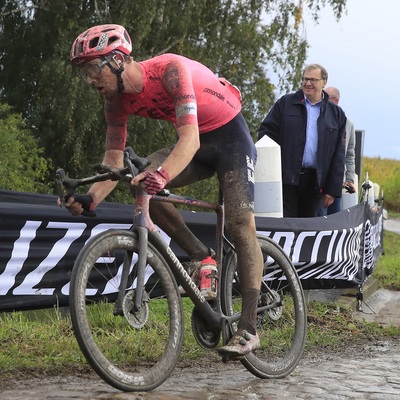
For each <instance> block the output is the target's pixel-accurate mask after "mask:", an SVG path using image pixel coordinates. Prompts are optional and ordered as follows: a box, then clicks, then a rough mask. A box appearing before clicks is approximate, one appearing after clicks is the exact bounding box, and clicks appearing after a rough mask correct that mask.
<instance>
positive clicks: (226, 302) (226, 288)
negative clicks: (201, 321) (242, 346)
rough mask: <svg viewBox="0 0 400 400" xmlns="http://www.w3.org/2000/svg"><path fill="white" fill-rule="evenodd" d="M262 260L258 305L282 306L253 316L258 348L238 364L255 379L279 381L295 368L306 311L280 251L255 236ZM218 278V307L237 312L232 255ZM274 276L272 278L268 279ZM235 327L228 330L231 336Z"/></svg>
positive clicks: (297, 283) (292, 272) (293, 274)
mask: <svg viewBox="0 0 400 400" xmlns="http://www.w3.org/2000/svg"><path fill="white" fill-rule="evenodd" d="M257 237H258V241H259V243H260V246H261V249H262V253H263V257H264V271H263V281H262V285H261V290H260V297H259V305H266V304H269V303H271V299H273V298H274V297H277V298H279V299H281V300H282V305H281V306H277V307H276V308H273V309H271V310H267V311H263V312H261V313H259V314H258V315H257V332H258V334H259V336H260V342H261V348H260V349H257V350H255V351H254V352H252V353H250V354H248V355H246V356H245V357H244V358H242V359H241V360H240V361H241V362H242V364H243V365H244V367H245V368H246V369H247V370H248V371H249V372H251V373H252V374H254V375H255V376H257V377H259V378H283V377H285V376H287V375H289V374H290V373H291V372H292V371H293V370H294V369H295V368H296V366H297V365H298V363H299V361H300V359H301V357H302V355H303V351H304V346H305V343H306V339H307V309H306V302H305V298H304V293H303V288H302V286H301V282H300V279H299V277H298V274H297V272H296V270H295V268H294V266H293V264H292V262H291V261H290V259H289V257H288V256H287V255H286V254H285V252H284V251H283V249H282V248H281V247H280V246H279V245H278V244H277V243H275V242H274V241H273V240H272V239H270V238H268V237H266V236H262V235H257ZM222 275H223V278H222V282H221V284H222V293H221V295H222V298H221V301H222V307H223V311H224V312H225V314H226V315H232V314H233V313H234V312H240V311H241V295H240V282H239V280H238V277H237V273H236V253H235V252H234V250H230V252H229V253H228V254H227V255H226V256H225V259H224V268H223V274H222ZM272 277H274V278H275V279H271V278H272ZM236 328H237V326H236V324H234V326H233V327H232V334H233V331H235V330H236Z"/></svg>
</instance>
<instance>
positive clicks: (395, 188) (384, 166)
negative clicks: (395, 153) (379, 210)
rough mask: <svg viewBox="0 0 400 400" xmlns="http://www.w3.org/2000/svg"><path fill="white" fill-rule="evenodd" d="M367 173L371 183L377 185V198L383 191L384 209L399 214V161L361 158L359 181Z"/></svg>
mask: <svg viewBox="0 0 400 400" xmlns="http://www.w3.org/2000/svg"><path fill="white" fill-rule="evenodd" d="M367 173H368V176H369V179H370V180H371V181H372V182H375V183H378V184H379V186H380V194H379V196H381V193H382V191H383V195H384V199H385V200H384V207H385V208H386V209H388V210H390V211H392V212H396V213H400V160H390V159H381V158H379V157H378V158H370V157H363V159H362V172H361V177H360V180H361V181H363V180H364V179H365V177H366V174H367ZM389 215H390V214H389Z"/></svg>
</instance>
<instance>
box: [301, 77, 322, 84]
mask: <svg viewBox="0 0 400 400" xmlns="http://www.w3.org/2000/svg"><path fill="white" fill-rule="evenodd" d="M322 80H323V79H317V78H303V83H307V82H310V83H312V84H313V85H315V84H316V83H317V82H318V81H322Z"/></svg>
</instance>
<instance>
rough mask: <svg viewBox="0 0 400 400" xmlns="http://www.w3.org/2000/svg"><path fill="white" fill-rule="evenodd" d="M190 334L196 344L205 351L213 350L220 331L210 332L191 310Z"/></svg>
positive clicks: (194, 310) (198, 314)
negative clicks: (191, 333)
mask: <svg viewBox="0 0 400 400" xmlns="http://www.w3.org/2000/svg"><path fill="white" fill-rule="evenodd" d="M192 332H193V336H194V337H195V339H196V342H197V343H198V344H199V345H200V346H201V347H203V349H206V350H212V349H215V348H216V347H217V346H218V343H219V340H220V337H221V331H219V330H218V331H210V330H208V329H207V326H206V323H205V322H204V319H203V317H202V316H201V315H200V313H199V312H198V311H197V310H196V308H194V309H193V312H192Z"/></svg>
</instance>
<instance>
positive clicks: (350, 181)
mask: <svg viewBox="0 0 400 400" xmlns="http://www.w3.org/2000/svg"><path fill="white" fill-rule="evenodd" d="M325 92H326V93H327V94H328V96H329V101H331V102H332V103H334V104H336V105H339V101H340V92H339V89H337V88H335V87H333V86H330V87H327V88H325ZM355 147H356V133H355V130H354V125H353V123H352V122H351V121H350V120H349V119H348V118H347V121H346V144H345V154H346V156H345V175H344V181H343V187H349V188H350V190H351V191H354V192H355V191H356V187H355V186H354V182H355V175H356V167H355V166H356V153H355ZM341 210H342V199H341V198H340V197H335V199H334V200H333V203H332V204H331V205H330V206H328V207H327V208H324V207H323V205H322V203H321V204H320V207H319V211H318V215H319V216H324V215H330V214H334V213H337V212H339V211H341Z"/></svg>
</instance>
